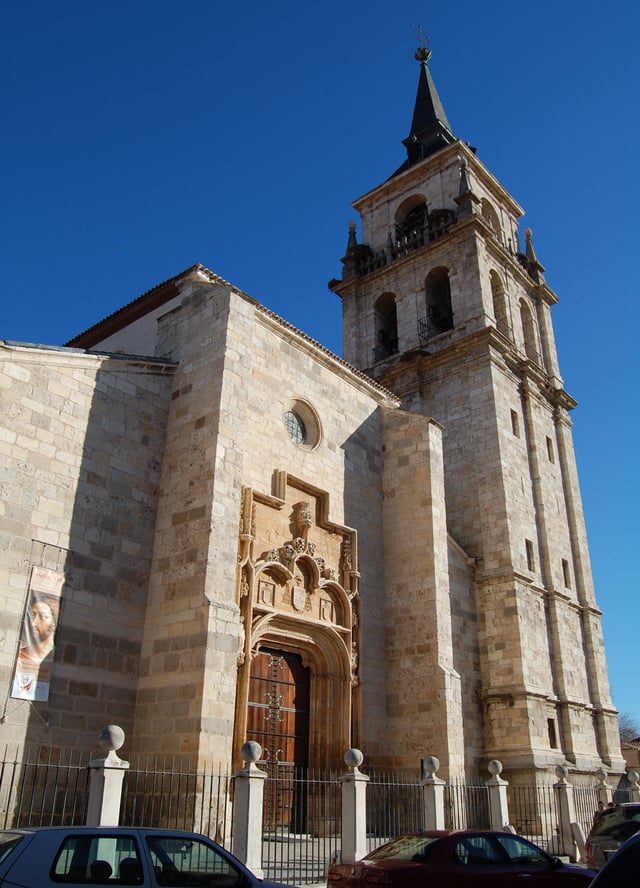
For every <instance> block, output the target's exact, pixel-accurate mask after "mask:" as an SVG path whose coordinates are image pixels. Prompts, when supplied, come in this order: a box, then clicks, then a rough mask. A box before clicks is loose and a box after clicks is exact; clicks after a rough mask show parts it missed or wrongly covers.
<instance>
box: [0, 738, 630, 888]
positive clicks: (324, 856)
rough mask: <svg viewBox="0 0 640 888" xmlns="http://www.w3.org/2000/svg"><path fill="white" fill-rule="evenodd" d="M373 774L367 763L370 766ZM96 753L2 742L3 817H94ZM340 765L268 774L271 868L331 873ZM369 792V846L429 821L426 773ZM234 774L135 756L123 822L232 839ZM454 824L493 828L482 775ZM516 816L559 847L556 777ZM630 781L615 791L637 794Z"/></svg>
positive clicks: (59, 820) (461, 790) (449, 789)
mask: <svg viewBox="0 0 640 888" xmlns="http://www.w3.org/2000/svg"><path fill="white" fill-rule="evenodd" d="M363 771H364V772H365V773H366V771H367V769H366V768H363ZM89 774H90V771H89V757H88V756H87V755H86V754H85V755H83V754H82V753H80V752H62V751H56V750H49V749H46V748H43V747H37V748H27V749H20V750H19V751H18V750H16V751H15V752H13V753H11V752H10V751H9V749H8V748H7V747H5V749H4V751H1V750H0V826H2V827H4V828H8V827H15V826H58V825H62V826H64V825H79V824H83V823H85V822H86V814H87V803H88V796H89ZM340 776H341V775H340V774H339V773H338V772H329V773H327V772H322V773H320V772H315V771H312V770H309V769H304V770H302V769H294V768H286V767H282V768H279V769H277V770H276V771H275V772H274V773H272V774H271V775H270V776H269V778H268V779H267V780H266V781H265V799H264V801H265V804H264V820H263V869H264V872H265V876H267V877H268V878H271V879H275V880H277V881H281V882H285V883H288V884H292V885H305V884H306V885H309V884H313V883H317V882H322V881H323V880H324V879H325V877H326V872H327V868H328V866H329V864H330V863H331V861H332V860H335V859H337V857H338V855H339V853H340V847H341V830H342V786H341V782H340ZM369 778H370V779H369V782H368V784H367V794H366V813H367V846H368V848H369V850H371V849H373V848H374V847H377V846H378V845H380V844H382V843H383V842H385V841H387V840H389V839H391V838H394V837H395V836H398V835H402V834H403V833H406V832H415V831H418V830H420V829H422V828H423V827H424V799H423V787H422V785H421V779H420V773H419V771H418V770H417V769H416V772H415V774H414V773H398V772H393V773H391V772H388V773H383V772H376V771H371V772H370V773H369ZM233 786H234V780H233V777H232V776H231V775H230V774H228V773H223V772H222V771H220V770H216V769H207V768H206V767H199V768H197V769H196V768H194V767H193V765H192V764H191V763H190V762H189V761H188V760H187V759H179V758H174V759H160V758H155V757H146V758H145V757H141V758H140V759H137V760H135V761H132V762H130V766H129V768H128V769H126V771H125V774H124V781H123V792H122V800H121V808H120V823H121V824H122V825H145V826H160V827H166V828H178V829H186V830H193V831H196V832H202V833H204V834H205V835H209V836H211V837H212V838H215V839H216V840H217V841H218V842H220V844H222V845H224V846H225V847H227V848H229V849H231V848H232V817H231V803H232V799H233ZM443 791H444V813H445V826H446V827H447V828H449V829H452V828H453V829H456V828H474V827H477V828H486V827H488V826H489V824H490V804H489V788H488V787H487V786H486V784H483V783H482V782H479V783H476V784H473V783H461V782H455V781H448V782H447V783H446V784H445V785H444V787H443ZM507 798H508V808H509V821H510V824H511V826H512V827H513V828H514V829H515V831H516V832H518V833H519V834H521V835H523V836H525V837H527V838H529V839H531V840H532V841H534V842H535V843H536V844H538V845H541V846H542V847H544V848H545V849H546V850H548V851H549V852H551V853H557V852H558V850H559V849H560V848H561V843H560V840H559V831H560V819H559V811H558V805H557V794H556V791H555V789H554V787H553V785H551V784H548V785H539V786H527V785H518V784H516V783H514V784H508V786H507ZM598 798H599V796H598V784H597V783H596V781H595V779H591V778H589V777H588V776H584V777H582V778H580V777H578V778H577V779H576V781H575V784H573V799H574V807H575V812H576V820H577V822H578V823H580V825H581V827H582V829H583V832H584V833H585V835H586V834H588V832H589V829H590V827H591V824H592V822H593V815H594V812H595V810H596V808H597V804H598ZM631 798H632V795H631V790H630V788H627V787H626V786H624V785H623V784H621V785H620V786H619V787H618V788H617V789H616V790H615V792H614V801H615V802H617V803H620V802H625V801H630V800H631Z"/></svg>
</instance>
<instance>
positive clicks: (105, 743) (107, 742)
mask: <svg viewBox="0 0 640 888" xmlns="http://www.w3.org/2000/svg"><path fill="white" fill-rule="evenodd" d="M124 736H125V735H124V731H123V730H122V728H121V727H120V725H107V726H106V727H105V728H103V729H102V731H101V732H100V737H99V741H100V747H101V749H105V750H107V751H108V752H115V751H116V750H117V749H120V748H121V747H122V746H123V745H124Z"/></svg>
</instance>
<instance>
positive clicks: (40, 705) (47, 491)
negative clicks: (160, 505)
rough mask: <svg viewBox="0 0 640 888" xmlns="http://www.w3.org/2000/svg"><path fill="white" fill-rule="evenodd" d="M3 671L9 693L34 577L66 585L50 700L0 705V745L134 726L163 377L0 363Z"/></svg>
mask: <svg viewBox="0 0 640 888" xmlns="http://www.w3.org/2000/svg"><path fill="white" fill-rule="evenodd" d="M0 361H1V366H0V386H1V394H2V404H3V409H2V413H1V417H2V427H1V431H0V448H1V452H2V460H1V468H0V472H1V473H2V513H1V515H0V579H1V582H0V588H1V589H2V593H1V597H2V601H1V604H2V607H1V608H0V611H1V613H2V646H1V648H0V669H1V674H2V681H3V687H5V688H6V689H7V694H8V693H9V690H10V688H11V683H12V682H11V679H12V675H13V666H14V660H15V656H16V652H17V648H18V640H19V635H20V629H21V618H22V614H23V611H24V607H25V599H26V595H27V586H28V580H29V575H30V570H31V566H32V565H33V564H37V565H42V566H44V567H48V568H51V569H54V570H60V571H63V572H64V573H65V575H66V582H65V586H64V590H63V599H62V608H61V611H60V615H59V620H58V627H57V634H56V649H55V659H54V664H53V673H52V680H51V686H50V694H49V699H48V700H47V701H42V702H32V701H26V700H19V699H12V698H10V697H7V699H6V701H5V708H4V718H3V724H2V726H1V727H0V736H1V738H2V740H3V742H4V741H6V742H28V743H34V744H45V743H46V744H47V745H50V746H54V747H65V748H67V747H76V748H77V747H81V748H87V747H91V746H93V745H95V740H96V736H97V734H98V732H99V731H100V730H101V728H102V727H103V726H104V725H105V724H107V723H109V722H111V721H113V720H117V721H118V723H120V724H122V726H123V727H124V728H125V730H127V731H130V730H131V729H132V727H133V722H134V710H135V696H136V686H137V674H138V661H139V653H140V644H141V640H142V626H143V623H144V617H145V610H146V599H147V583H148V576H149V568H150V564H151V547H152V540H153V529H154V521H155V511H156V502H157V496H158V482H159V478H160V470H161V466H162V458H163V447H164V435H165V429H166V410H167V404H168V400H169V397H168V396H169V390H170V385H171V376H172V374H173V370H174V368H173V366H171V365H170V364H166V363H165V364H162V363H155V364H154V363H153V362H136V361H131V360H126V359H112V358H109V357H106V356H90V355H85V354H83V353H81V352H76V351H73V350H64V349H60V350H56V349H47V348H37V347H31V346H26V347H8V346H5V347H2V348H1V349H0Z"/></svg>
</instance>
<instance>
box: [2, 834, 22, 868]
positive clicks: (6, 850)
mask: <svg viewBox="0 0 640 888" xmlns="http://www.w3.org/2000/svg"><path fill="white" fill-rule="evenodd" d="M23 839H24V836H21V835H17V834H16V833H0V863H1V862H2V861H3V860H4V859H5V857H7V856H8V855H9V854H10V853H11V850H12V849H13V848H15V847H16V845H19V844H20V842H21V841H22V840H23Z"/></svg>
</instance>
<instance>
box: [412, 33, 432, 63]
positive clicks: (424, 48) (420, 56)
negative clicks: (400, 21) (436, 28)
mask: <svg viewBox="0 0 640 888" xmlns="http://www.w3.org/2000/svg"><path fill="white" fill-rule="evenodd" d="M411 27H412V28H413V30H414V31H415V32H416V33H417V35H418V38H417V39H418V43H419V44H420V45H419V46H418V48H417V49H416V51H415V58H416V60H417V61H418V62H428V61H429V59H430V58H431V50H430V49H429V38H428V37H427V35H426V34H425V33H424V31H423V30H422V25H411Z"/></svg>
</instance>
